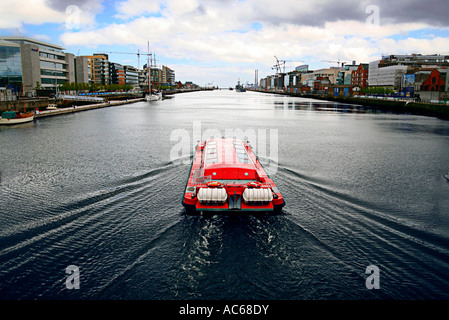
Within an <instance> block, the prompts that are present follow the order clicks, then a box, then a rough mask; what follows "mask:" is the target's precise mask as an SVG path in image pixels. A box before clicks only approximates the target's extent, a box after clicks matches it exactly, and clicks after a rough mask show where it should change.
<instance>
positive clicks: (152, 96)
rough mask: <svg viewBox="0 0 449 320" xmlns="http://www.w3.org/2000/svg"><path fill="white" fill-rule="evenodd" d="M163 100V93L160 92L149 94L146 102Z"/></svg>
mask: <svg viewBox="0 0 449 320" xmlns="http://www.w3.org/2000/svg"><path fill="white" fill-rule="evenodd" d="M161 99H162V93H160V92H158V93H156V94H155V93H152V94H147V95H146V96H145V100H147V101H158V100H161Z"/></svg>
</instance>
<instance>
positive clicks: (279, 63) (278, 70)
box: [271, 56, 285, 74]
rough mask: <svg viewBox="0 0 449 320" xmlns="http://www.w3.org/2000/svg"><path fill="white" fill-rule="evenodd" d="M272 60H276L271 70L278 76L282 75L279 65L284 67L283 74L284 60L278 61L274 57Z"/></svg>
mask: <svg viewBox="0 0 449 320" xmlns="http://www.w3.org/2000/svg"><path fill="white" fill-rule="evenodd" d="M274 58H275V59H276V64H275V65H274V66H272V67H271V69H273V70H274V69H276V72H277V73H278V74H282V69H281V64H282V65H283V67H284V73H285V61H284V60H281V61H279V59H278V58H277V57H276V56H274Z"/></svg>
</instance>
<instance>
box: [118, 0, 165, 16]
mask: <svg viewBox="0 0 449 320" xmlns="http://www.w3.org/2000/svg"><path fill="white" fill-rule="evenodd" d="M162 3H163V1H158V0H151V1H148V0H126V1H120V2H118V3H116V5H115V8H116V10H117V12H118V13H117V15H116V16H115V17H116V18H120V19H129V18H132V17H135V16H140V15H145V14H154V13H158V12H159V10H160V6H161V4H162Z"/></svg>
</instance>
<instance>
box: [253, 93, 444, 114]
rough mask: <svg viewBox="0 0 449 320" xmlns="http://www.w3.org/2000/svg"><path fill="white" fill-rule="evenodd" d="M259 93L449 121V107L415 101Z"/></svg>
mask: <svg viewBox="0 0 449 320" xmlns="http://www.w3.org/2000/svg"><path fill="white" fill-rule="evenodd" d="M256 91H257V92H263V93H268V94H280V95H286V96H291V97H301V98H310V99H318V100H326V101H335V102H340V103H347V104H357V105H362V106H366V107H370V108H373V109H377V110H381V111H392V112H398V113H410V114H415V115H423V116H431V117H436V118H440V119H444V120H449V105H444V104H433V103H421V102H414V101H394V100H383V99H370V98H358V97H335V96H332V95H325V94H298V93H289V92H272V91H263V90H256Z"/></svg>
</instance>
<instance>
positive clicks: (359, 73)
mask: <svg viewBox="0 0 449 320" xmlns="http://www.w3.org/2000/svg"><path fill="white" fill-rule="evenodd" d="M368 66H369V65H368V64H364V63H361V64H360V65H359V67H358V68H357V70H353V71H352V73H351V85H352V86H354V87H360V88H365V87H367V86H368Z"/></svg>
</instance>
